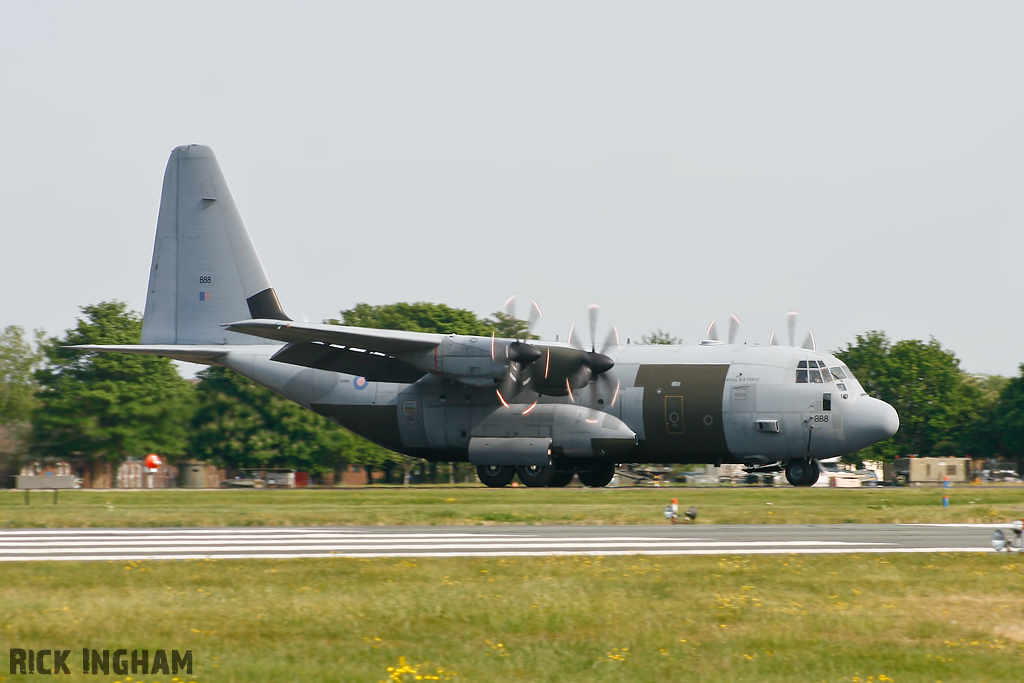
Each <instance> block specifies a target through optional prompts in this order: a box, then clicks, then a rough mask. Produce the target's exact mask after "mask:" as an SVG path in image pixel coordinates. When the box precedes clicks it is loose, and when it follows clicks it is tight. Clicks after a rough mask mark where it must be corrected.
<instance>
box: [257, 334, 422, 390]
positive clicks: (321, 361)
mask: <svg viewBox="0 0 1024 683" xmlns="http://www.w3.org/2000/svg"><path fill="white" fill-rule="evenodd" d="M270 360H274V361H277V362H279V363H289V364H291V365H300V366H303V367H307V368H316V369H318V370H329V371H331V372H341V373H344V374H346V375H358V376H361V377H365V378H366V379H368V380H370V381H371V382H398V383H401V384H412V383H413V382H415V381H416V380H418V379H419V378H420V377H423V375H425V374H426V373H425V372H423V371H422V370H417V369H416V368H414V367H413V366H411V365H409V364H408V363H406V362H404V361H400V360H398V359H397V358H392V357H391V356H388V355H385V354H382V353H377V352H373V351H357V350H354V349H350V348H338V347H336V346H329V345H327V344H320V343H302V344H288V345H287V346H285V347H284V348H283V349H281V350H280V351H278V352H277V353H275V354H274V355H273V356H272V357H271V359H270Z"/></svg>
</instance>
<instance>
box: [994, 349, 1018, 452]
mask: <svg viewBox="0 0 1024 683" xmlns="http://www.w3.org/2000/svg"><path fill="white" fill-rule="evenodd" d="M1019 369H1020V375H1019V376H1017V377H1014V378H1012V379H1008V380H1007V381H1006V384H1005V386H1004V387H1003V388H1002V390H1001V391H1000V392H999V403H998V409H997V410H995V411H993V413H994V416H993V417H994V419H993V421H992V424H994V425H995V427H996V429H995V430H994V431H995V438H996V441H997V449H998V453H999V454H1000V455H1003V456H1006V457H1008V458H1012V459H1014V460H1024V363H1022V364H1021V365H1020V368H1019Z"/></svg>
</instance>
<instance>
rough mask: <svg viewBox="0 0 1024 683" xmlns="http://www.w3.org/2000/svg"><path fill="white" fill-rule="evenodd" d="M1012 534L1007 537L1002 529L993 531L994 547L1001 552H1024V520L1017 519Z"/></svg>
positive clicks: (1014, 521)
mask: <svg viewBox="0 0 1024 683" xmlns="http://www.w3.org/2000/svg"><path fill="white" fill-rule="evenodd" d="M1010 530H1011V531H1012V532H1013V535H1012V536H1009V537H1007V535H1006V534H1005V533H1003V530H1002V529H996V530H995V531H993V532H992V548H993V549H994V550H995V551H996V552H999V551H1001V550H1006V551H1007V552H1009V551H1011V550H1015V551H1017V552H1020V553H1024V520H1019V519H1015V520H1013V524H1012V525H1011V529H1010Z"/></svg>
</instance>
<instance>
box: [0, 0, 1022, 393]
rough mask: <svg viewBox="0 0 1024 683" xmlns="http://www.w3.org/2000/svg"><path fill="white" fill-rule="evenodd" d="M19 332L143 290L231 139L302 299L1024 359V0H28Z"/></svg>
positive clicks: (13, 314) (12, 180) (992, 368)
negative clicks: (432, 306)
mask: <svg viewBox="0 0 1024 683" xmlns="http://www.w3.org/2000/svg"><path fill="white" fill-rule="evenodd" d="M0 16H2V17H3V21H2V22H0V32H2V39H0V103H2V106H0V130H2V131H3V132H4V133H5V140H4V147H5V153H4V155H3V159H2V161H0V257H2V261H0V264H2V265H0V291H3V292H4V294H5V296H4V297H3V303H2V304H0V328H3V327H6V326H7V325H20V326H22V327H23V328H26V329H34V328H42V329H44V330H46V331H47V332H48V333H49V334H51V335H60V334H62V333H63V331H64V330H65V329H67V328H70V327H72V326H73V325H74V324H75V319H76V317H78V316H79V315H80V310H79V307H80V306H83V305H87V304H93V303H98V302H100V301H106V300H111V299H118V300H121V301H125V302H127V303H128V304H129V306H130V307H131V308H133V309H134V310H137V311H142V310H143V308H144V306H145V293H146V285H147V278H148V273H149V265H150V260H151V257H152V245H153V237H154V232H155V229H156V217H157V208H158V206H159V200H160V189H161V183H162V178H163V172H164V166H165V165H166V163H167V158H168V156H169V154H170V151H171V150H172V149H173V148H174V147H175V146H177V145H181V144H190V143H199V144H205V145H210V146H211V147H212V148H213V149H214V151H215V153H216V154H217V157H218V159H219V161H220V165H221V168H222V169H223V171H224V173H225V176H226V178H227V181H228V184H229V185H230V187H231V190H232V193H233V195H234V198H235V201H236V202H237V204H238V206H239V208H240V210H241V212H242V216H243V217H244V219H245V222H246V225H247V227H248V229H249V232H250V234H251V236H252V239H253V242H254V244H255V246H256V249H257V251H258V252H259V254H260V257H261V259H262V261H263V265H264V267H265V270H266V271H267V274H268V276H269V278H270V281H271V282H272V283H273V285H274V287H275V289H276V290H277V292H278V295H279V297H280V299H281V302H282V304H283V306H284V308H285V310H286V312H287V313H288V314H289V315H290V316H291V317H292V318H294V319H297V320H301V319H303V318H306V319H308V320H310V321H320V320H322V319H324V318H328V317H335V316H337V315H338V312H339V311H340V310H342V309H346V308H350V307H352V306H353V305H355V304H356V303H358V302H367V303H370V304H387V303H392V302H397V301H431V302H440V303H445V304H448V305H450V306H454V307H457V308H467V309H470V310H472V311H474V312H476V313H477V314H479V315H480V316H486V315H488V314H490V313H492V312H493V311H496V310H499V309H500V308H501V307H502V305H503V303H504V301H505V299H506V298H507V297H508V296H509V295H510V294H517V295H518V301H520V302H521V303H520V311H521V312H523V313H524V314H525V309H526V306H527V305H528V302H529V301H530V300H532V299H535V300H537V301H538V302H539V304H540V305H541V307H542V309H543V311H544V318H543V319H542V320H541V322H540V323H539V324H538V326H537V329H536V331H537V332H538V333H539V334H540V335H541V336H542V337H543V338H545V339H553V338H554V337H555V335H560V337H561V339H563V340H564V339H565V335H566V333H567V332H568V330H569V326H570V325H571V324H573V323H574V322H575V323H577V324H578V325H583V326H584V327H585V326H586V319H587V307H588V306H589V305H590V304H592V303H597V304H599V305H600V306H601V317H600V322H599V332H598V337H599V340H600V339H603V338H604V337H605V334H606V331H607V329H608V328H609V326H611V325H613V324H614V325H615V326H616V327H617V329H618V330H619V334H620V336H621V337H622V338H623V339H626V338H630V339H631V340H633V341H636V340H638V339H639V338H640V337H642V336H643V335H644V334H648V333H651V332H653V331H655V330H657V329H661V330H664V331H666V332H669V333H671V334H672V335H674V336H676V337H681V338H682V339H683V340H684V342H685V343H697V342H699V341H700V339H702V338H704V336H705V332H706V328H707V325H708V323H709V322H710V321H711V320H712V319H713V318H717V319H718V321H719V323H718V327H719V330H721V331H722V332H723V333H724V332H725V330H726V329H727V327H728V324H727V320H728V317H729V315H730V314H736V315H737V316H738V317H739V318H740V319H741V320H742V321H743V327H742V328H741V330H740V333H739V339H740V341H744V342H747V343H751V344H753V343H760V344H766V343H767V342H768V340H769V337H770V335H771V333H772V331H773V330H776V331H777V333H779V334H782V335H784V337H785V336H786V332H785V330H786V313H787V311H790V310H795V311H798V312H799V324H798V327H799V329H798V332H797V337H798V339H797V341H798V343H799V342H800V341H802V340H803V337H804V335H805V334H806V331H807V330H808V329H810V330H813V332H814V336H815V338H816V341H817V345H818V348H819V349H824V350H835V349H840V348H843V347H845V346H846V345H847V344H850V343H854V342H855V341H856V337H857V335H858V334H864V333H865V332H867V331H869V330H882V331H884V332H885V333H886V334H887V335H888V336H889V337H890V338H891V339H893V340H899V339H923V340H927V339H929V338H930V337H934V338H936V339H937V340H938V341H939V342H940V343H941V344H942V345H943V346H944V347H945V348H947V349H949V350H951V351H953V352H954V353H955V354H956V355H957V357H958V358H960V360H961V367H962V368H964V369H965V370H967V371H969V372H974V373H986V374H1002V375H1009V376H1015V375H1017V374H1018V365H1019V364H1020V363H1022V362H1024V348H1022V346H1021V344H1020V341H1019V340H1020V339H1021V338H1022V337H1024V329H1022V328H1024V320H1022V317H1021V315H1020V312H1019V304H1018V298H1019V296H1018V293H1019V291H1020V288H1021V278H1020V275H1019V271H1020V267H1019V262H1020V255H1021V253H1022V249H1021V247H1022V242H1024V237H1022V231H1021V226H1022V223H1024V202H1022V201H1021V197H1022V193H1021V188H1022V187H1024V164H1022V163H1021V159H1022V158H1024V126H1022V122H1024V89H1022V88H1021V87H1020V79H1021V76H1020V66H1021V64H1024V41H1022V40H1021V39H1020V36H1021V35H1022V34H1024V4H1022V3H1020V2H1015V1H1006V2H984V1H979V2H969V3H968V2H942V1H939V0H927V1H923V2H911V1H907V2H898V3H893V2H858V3H821V2H784V1H773V2H770V3H766V2H761V1H752V2H680V1H675V0H673V1H671V2H628V3H626V2H595V1H592V0H588V1H586V2H557V1H555V2H552V1H544V2H514V3H512V2H488V3H481V2H471V1H467V2H443V1H441V2H429V3H428V2H323V3H319V2H292V3H259V2H251V1H246V2H216V1H214V2H209V1H203V2H182V1H180V0H176V1H175V2H173V3H172V2H151V3H139V2H100V1H95V2H89V3H79V2H63V3H62V2H46V1H40V2H31V3H25V2H14V1H12V0H0Z"/></svg>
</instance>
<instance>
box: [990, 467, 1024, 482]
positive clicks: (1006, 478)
mask: <svg viewBox="0 0 1024 683" xmlns="http://www.w3.org/2000/svg"><path fill="white" fill-rule="evenodd" d="M981 480H982V481H986V482H998V481H1001V482H1005V483H1008V484H1019V483H1021V481H1022V480H1021V478H1020V475H1019V474H1017V473H1016V472H1014V471H1013V470H982V471H981Z"/></svg>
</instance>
